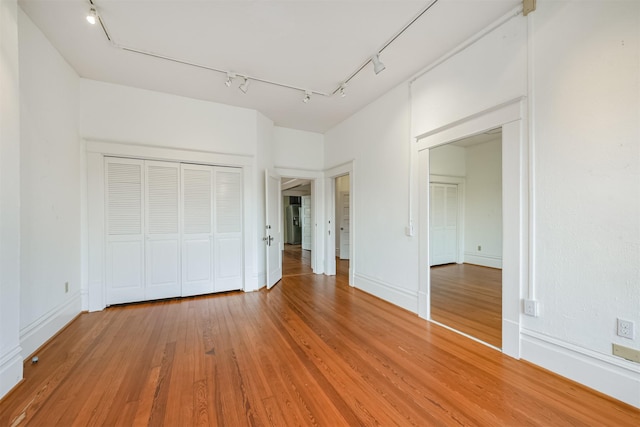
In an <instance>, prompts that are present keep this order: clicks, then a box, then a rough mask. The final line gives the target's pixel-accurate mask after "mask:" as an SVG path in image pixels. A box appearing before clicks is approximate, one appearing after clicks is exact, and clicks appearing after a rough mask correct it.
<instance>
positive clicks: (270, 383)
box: [0, 263, 640, 426]
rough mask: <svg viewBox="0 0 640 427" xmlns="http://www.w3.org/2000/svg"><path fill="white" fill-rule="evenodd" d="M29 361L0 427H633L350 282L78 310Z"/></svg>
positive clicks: (631, 412)
mask: <svg viewBox="0 0 640 427" xmlns="http://www.w3.org/2000/svg"><path fill="white" fill-rule="evenodd" d="M345 265H346V269H347V270H348V263H346V264H345V263H340V265H339V271H342V272H344V271H345ZM38 356H39V357H40V362H39V363H38V364H36V365H31V364H26V365H25V378H26V379H25V381H24V382H23V383H22V384H21V385H20V386H19V387H18V388H17V389H16V390H15V391H14V392H12V393H11V394H10V395H9V396H8V397H6V398H5V399H4V400H2V401H1V402H0V426H23V425H30V426H88V425H91V426H93V425H106V426H146V425H150V426H162V425H164V426H216V425H220V426H222V425H228V426H244V425H248V426H249V425H250V426H267V425H272V426H289V425H314V426H357V425H384V426H393V425H402V426H406V425H418V426H441V425H442V426H448V425H454V426H460V425H467V426H471V425H474V426H536V425H537V426H579V425H592V426H606V425H609V426H638V425H640V411H638V410H637V409H635V408H632V407H630V406H628V405H624V404H622V403H620V402H617V401H614V400H613V399H610V398H608V397H606V396H603V395H601V394H598V393H596V392H594V391H591V390H589V389H586V388H584V387H582V386H580V385H578V384H576V383H573V382H571V381H567V380H565V379H562V378H560V377H558V376H556V375H553V374H550V373H549V372H546V371H544V370H542V369H539V368H536V367H534V366H532V365H530V364H528V363H525V362H522V361H517V360H514V359H511V358H509V357H506V356H504V355H502V354H501V353H500V352H498V351H496V350H494V349H491V348H489V347H487V346H484V345H482V344H479V343H476V342H474V341H472V340H469V339H467V338H465V337H462V336H460V335H458V334H456V333H453V332H451V331H449V330H446V329H444V328H442V327H440V326H438V325H435V324H430V323H428V322H426V321H424V320H422V319H420V318H418V317H417V316H416V315H415V314H413V313H409V312H407V311H404V310H402V309H400V308H398V307H395V306H393V305H391V304H388V303H386V302H384V301H382V300H380V299H378V298H375V297H373V296H371V295H368V294H366V293H364V292H361V291H359V290H357V289H354V288H350V287H349V286H348V285H347V283H346V275H344V274H340V275H338V276H336V277H327V276H322V275H314V274H297V275H290V276H285V277H284V278H283V279H282V282H281V283H279V284H278V285H276V286H275V287H274V288H273V289H271V290H270V291H267V290H261V291H259V292H252V293H242V292H235V293H228V294H224V295H215V296H205V297H196V298H186V299H183V300H176V301H163V302H155V303H146V304H135V305H130V306H122V307H113V308H109V309H107V310H104V311H102V312H97V313H87V314H83V315H81V316H80V317H78V318H77V319H76V320H75V321H74V322H72V323H71V324H70V325H69V326H68V328H66V329H65V330H64V331H63V332H62V333H61V334H59V335H58V336H57V337H56V338H54V339H53V340H52V341H51V342H50V343H49V344H48V345H47V346H46V347H45V348H43V349H41V351H40V352H39V354H38Z"/></svg>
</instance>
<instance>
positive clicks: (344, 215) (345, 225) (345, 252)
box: [338, 191, 350, 259]
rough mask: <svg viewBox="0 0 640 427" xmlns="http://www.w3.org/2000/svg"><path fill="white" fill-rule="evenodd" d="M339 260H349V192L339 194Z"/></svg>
mask: <svg viewBox="0 0 640 427" xmlns="http://www.w3.org/2000/svg"><path fill="white" fill-rule="evenodd" d="M338 209H340V212H339V213H340V259H349V224H350V221H349V216H350V215H349V192H348V191H341V192H340V206H339V208H338Z"/></svg>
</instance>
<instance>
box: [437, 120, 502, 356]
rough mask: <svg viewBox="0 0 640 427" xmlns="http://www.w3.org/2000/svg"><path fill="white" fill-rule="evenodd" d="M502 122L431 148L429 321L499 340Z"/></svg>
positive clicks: (492, 342) (494, 343)
mask: <svg viewBox="0 0 640 427" xmlns="http://www.w3.org/2000/svg"><path fill="white" fill-rule="evenodd" d="M502 230H503V227H502V129H501V128H497V129H492V130H489V131H486V132H484V133H481V134H478V135H475V136H471V137H468V138H464V139H461V140H457V141H455V142H451V143H448V144H444V145H440V146H437V147H433V148H430V149H429V266H430V283H431V298H430V304H431V307H430V313H431V320H433V321H435V322H437V323H440V324H443V325H445V326H447V327H449V328H452V329H454V330H456V331H459V332H462V333H464V334H466V335H469V336H471V337H473V338H475V339H478V340H480V341H482V342H484V343H486V344H489V345H491V346H493V347H496V348H501V347H502V241H503V231H502Z"/></svg>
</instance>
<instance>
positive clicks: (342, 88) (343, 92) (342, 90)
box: [340, 83, 347, 98]
mask: <svg viewBox="0 0 640 427" xmlns="http://www.w3.org/2000/svg"><path fill="white" fill-rule="evenodd" d="M346 89H347V84H346V83H342V84H341V85H340V96H341V97H343V98H344V97H345V96H347V92H346Z"/></svg>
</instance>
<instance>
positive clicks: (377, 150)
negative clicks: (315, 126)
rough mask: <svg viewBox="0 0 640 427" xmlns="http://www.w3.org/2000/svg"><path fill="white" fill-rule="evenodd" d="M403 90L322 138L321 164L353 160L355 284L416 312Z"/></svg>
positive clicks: (415, 262)
mask: <svg viewBox="0 0 640 427" xmlns="http://www.w3.org/2000/svg"><path fill="white" fill-rule="evenodd" d="M408 100H409V96H408V90H407V88H406V86H401V87H398V88H396V89H393V90H392V91H390V92H388V93H387V94H386V95H384V96H383V97H381V98H380V99H379V100H378V101H376V102H374V103H372V104H370V105H368V106H367V107H365V108H364V109H363V110H361V111H360V112H359V113H357V114H355V115H354V116H352V117H350V118H349V119H347V120H345V121H344V122H342V123H341V124H339V125H337V126H336V127H334V128H333V129H331V130H330V131H329V132H327V133H326V134H325V146H326V154H325V166H326V168H331V167H335V166H338V165H341V164H344V163H346V162H349V161H351V160H353V159H355V164H354V172H353V174H352V175H351V179H352V181H353V191H352V193H351V195H350V196H351V208H352V209H351V212H352V216H351V232H352V233H353V244H354V245H355V247H356V249H357V250H356V251H355V259H354V260H351V261H352V262H351V264H352V268H354V271H353V277H354V285H355V286H356V287H358V288H360V289H362V290H364V291H366V292H369V293H372V294H374V295H377V296H379V297H382V298H384V299H386V300H388V301H391V302H393V303H395V304H397V305H400V306H401V307H404V308H406V309H408V310H411V311H414V312H416V311H417V282H418V268H417V265H418V246H417V242H416V241H415V240H414V239H411V238H409V237H407V236H406V235H405V227H406V226H407V224H408V217H409V189H408V183H409V169H410V168H409V163H410V151H409V148H410V145H409V143H410V141H409V105H408Z"/></svg>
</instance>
